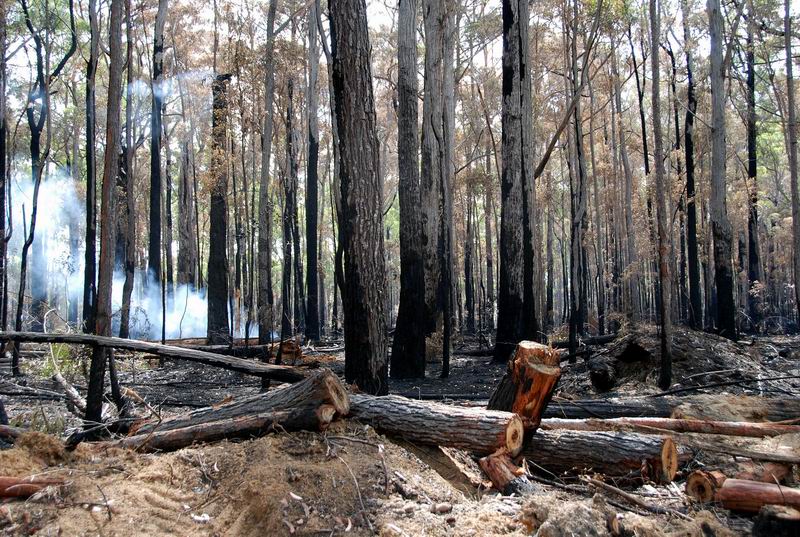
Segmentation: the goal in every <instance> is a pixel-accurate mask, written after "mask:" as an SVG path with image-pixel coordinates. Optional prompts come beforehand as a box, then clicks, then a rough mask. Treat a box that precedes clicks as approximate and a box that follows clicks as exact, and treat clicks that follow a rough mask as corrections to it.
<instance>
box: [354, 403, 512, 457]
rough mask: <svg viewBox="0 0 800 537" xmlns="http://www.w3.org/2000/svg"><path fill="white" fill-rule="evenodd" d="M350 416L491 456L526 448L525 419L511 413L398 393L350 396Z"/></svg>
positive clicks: (420, 439)
mask: <svg viewBox="0 0 800 537" xmlns="http://www.w3.org/2000/svg"><path fill="white" fill-rule="evenodd" d="M350 416H351V417H353V418H355V419H358V420H361V421H363V422H365V423H368V424H370V425H372V426H373V427H375V428H376V429H378V430H379V431H382V432H384V433H388V434H392V435H397V436H400V437H403V438H405V439H406V440H409V441H411V442H419V443H421V444H430V445H435V446H444V447H453V448H458V449H464V450H467V451H472V452H475V453H478V454H483V455H488V454H490V453H494V452H496V451H497V450H499V449H502V448H505V449H507V450H508V452H509V453H511V454H512V455H517V454H518V453H519V452H520V450H521V449H522V441H523V433H524V427H523V423H522V419H521V418H520V417H519V416H518V415H516V414H513V413H511V412H502V411H499V410H484V409H479V408H465V407H456V406H449V405H443V404H440V403H434V402H431V401H419V400H414V399H407V398H405V397H400V396H397V395H387V396H384V397H373V396H369V395H362V394H354V395H351V396H350Z"/></svg>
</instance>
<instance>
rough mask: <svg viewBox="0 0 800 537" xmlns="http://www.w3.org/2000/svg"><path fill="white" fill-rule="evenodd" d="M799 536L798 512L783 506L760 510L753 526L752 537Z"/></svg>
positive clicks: (771, 506) (799, 522)
mask: <svg viewBox="0 0 800 537" xmlns="http://www.w3.org/2000/svg"><path fill="white" fill-rule="evenodd" d="M798 535H800V510H798V509H795V508H793V507H786V506H783V505H766V506H764V507H762V508H761V510H760V511H759V512H758V517H756V520H755V523H754V524H753V537H797V536H798Z"/></svg>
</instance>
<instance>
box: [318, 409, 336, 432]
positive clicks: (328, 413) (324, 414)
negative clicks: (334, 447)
mask: <svg viewBox="0 0 800 537" xmlns="http://www.w3.org/2000/svg"><path fill="white" fill-rule="evenodd" d="M335 415H336V407H334V406H333V405H322V406H320V407H319V408H318V409H317V420H319V428H320V430H325V429H327V428H328V425H330V424H331V422H332V421H333V417H334V416H335Z"/></svg>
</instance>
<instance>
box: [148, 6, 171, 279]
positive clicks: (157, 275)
mask: <svg viewBox="0 0 800 537" xmlns="http://www.w3.org/2000/svg"><path fill="white" fill-rule="evenodd" d="M167 3H168V0H158V11H157V12H156V21H155V29H154V31H153V83H152V91H153V99H152V106H151V108H150V228H149V235H148V237H149V240H148V247H147V271H148V282H147V284H149V283H152V282H155V283H158V282H160V281H161V255H162V252H161V233H162V230H161V136H162V134H163V132H164V129H163V126H162V117H161V112H162V108H163V106H164V91H165V89H164V87H163V86H162V85H163V82H164V80H163V75H164V25H165V23H166V21H167ZM150 280H151V281H150Z"/></svg>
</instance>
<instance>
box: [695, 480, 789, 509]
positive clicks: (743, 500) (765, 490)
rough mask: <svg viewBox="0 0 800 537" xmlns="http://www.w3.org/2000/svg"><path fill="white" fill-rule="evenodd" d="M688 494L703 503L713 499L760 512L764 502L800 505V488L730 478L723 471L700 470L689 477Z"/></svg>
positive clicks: (729, 505)
mask: <svg viewBox="0 0 800 537" xmlns="http://www.w3.org/2000/svg"><path fill="white" fill-rule="evenodd" d="M686 494H687V495H689V496H690V497H691V498H693V499H694V500H696V501H698V502H700V503H709V502H714V503H717V504H719V505H721V506H722V507H724V508H725V509H730V510H731V511H744V512H748V513H757V512H759V510H760V509H761V508H762V507H764V506H765V505H785V506H789V507H794V508H800V490H798V489H795V488H790V487H786V486H782V485H776V484H774V483H761V482H758V481H748V480H746V479H730V478H727V477H725V475H724V474H722V472H715V471H712V472H706V471H702V470H697V471H695V472H692V473H691V474H690V475H689V478H688V479H687V480H686Z"/></svg>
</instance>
